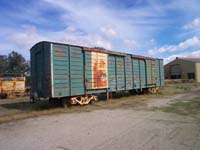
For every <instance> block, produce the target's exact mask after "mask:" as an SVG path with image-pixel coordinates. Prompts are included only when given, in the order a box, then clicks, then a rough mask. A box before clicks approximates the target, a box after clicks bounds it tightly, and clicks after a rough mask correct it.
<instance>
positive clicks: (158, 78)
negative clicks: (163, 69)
mask: <svg viewBox="0 0 200 150" xmlns="http://www.w3.org/2000/svg"><path fill="white" fill-rule="evenodd" d="M156 65H157V69H156V70H157V80H156V86H157V87H158V86H160V85H161V80H160V60H159V59H157V60H156Z"/></svg>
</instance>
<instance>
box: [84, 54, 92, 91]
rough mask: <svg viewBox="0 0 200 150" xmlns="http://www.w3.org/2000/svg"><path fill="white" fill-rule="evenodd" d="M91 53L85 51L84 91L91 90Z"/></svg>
mask: <svg viewBox="0 0 200 150" xmlns="http://www.w3.org/2000/svg"><path fill="white" fill-rule="evenodd" d="M91 58H92V57H91V52H87V51H85V74H86V79H85V80H86V89H87V90H88V89H92V61H91Z"/></svg>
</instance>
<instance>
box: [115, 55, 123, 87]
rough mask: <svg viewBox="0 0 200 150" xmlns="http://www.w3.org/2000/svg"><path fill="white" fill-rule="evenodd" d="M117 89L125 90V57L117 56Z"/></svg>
mask: <svg viewBox="0 0 200 150" xmlns="http://www.w3.org/2000/svg"><path fill="white" fill-rule="evenodd" d="M116 66H117V67H116V68H117V90H125V74H124V73H125V72H124V71H125V70H124V69H125V67H124V57H120V56H116Z"/></svg>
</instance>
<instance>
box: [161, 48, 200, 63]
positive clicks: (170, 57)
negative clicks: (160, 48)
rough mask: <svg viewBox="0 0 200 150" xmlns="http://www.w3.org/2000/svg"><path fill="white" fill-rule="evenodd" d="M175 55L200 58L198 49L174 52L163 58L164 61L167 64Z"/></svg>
mask: <svg viewBox="0 0 200 150" xmlns="http://www.w3.org/2000/svg"><path fill="white" fill-rule="evenodd" d="M176 57H183V58H200V50H196V51H193V52H191V53H181V54H175V55H171V56H169V57H167V58H165V59H164V63H165V64H167V63H169V62H171V61H172V60H174V59H175V58H176Z"/></svg>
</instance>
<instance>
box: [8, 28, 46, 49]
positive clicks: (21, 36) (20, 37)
mask: <svg viewBox="0 0 200 150" xmlns="http://www.w3.org/2000/svg"><path fill="white" fill-rule="evenodd" d="M22 29H23V31H22V32H16V33H12V34H10V35H8V37H7V38H8V40H9V41H10V42H12V43H14V44H15V45H16V46H17V48H18V49H20V50H29V49H30V47H31V46H32V45H33V44H35V43H37V42H39V41H44V40H48V38H47V37H45V36H42V35H41V34H39V33H38V31H37V29H36V28H35V27H34V26H27V25H24V26H23V27H22Z"/></svg>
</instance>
